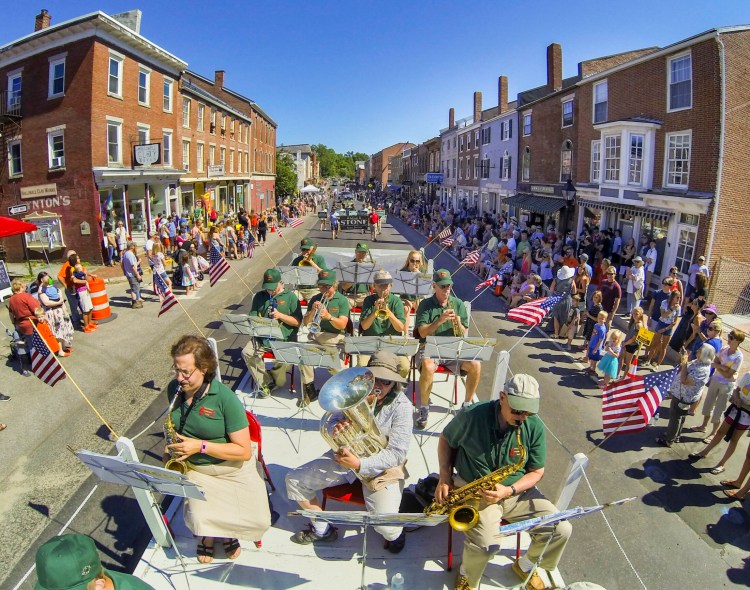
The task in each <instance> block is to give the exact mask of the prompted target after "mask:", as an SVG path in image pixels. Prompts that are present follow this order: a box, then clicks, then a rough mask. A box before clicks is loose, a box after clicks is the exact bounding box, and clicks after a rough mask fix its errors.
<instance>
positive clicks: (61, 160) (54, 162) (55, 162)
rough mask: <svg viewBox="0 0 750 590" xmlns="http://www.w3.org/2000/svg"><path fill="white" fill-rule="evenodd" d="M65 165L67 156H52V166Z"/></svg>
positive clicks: (59, 166)
mask: <svg viewBox="0 0 750 590" xmlns="http://www.w3.org/2000/svg"><path fill="white" fill-rule="evenodd" d="M63 166H65V157H63V156H60V157H58V158H52V166H51V168H62V167H63Z"/></svg>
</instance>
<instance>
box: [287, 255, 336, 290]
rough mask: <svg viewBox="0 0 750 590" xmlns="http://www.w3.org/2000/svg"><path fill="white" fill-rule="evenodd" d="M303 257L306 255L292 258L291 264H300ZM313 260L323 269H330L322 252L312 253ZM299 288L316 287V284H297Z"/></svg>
mask: <svg viewBox="0 0 750 590" xmlns="http://www.w3.org/2000/svg"><path fill="white" fill-rule="evenodd" d="M303 259H304V256H302V254H300V255H299V256H297V258H295V259H294V260H292V264H291V266H298V265H299V263H300V262H301V261H302V260H303ZM312 261H313V262H314V263H315V264H317V265H318V266H319V267H320V268H321V269H325V270H329V269H328V265H327V264H326V259H325V258H323V255H322V254H313V255H312ZM297 288H299V289H314V288H315V285H297Z"/></svg>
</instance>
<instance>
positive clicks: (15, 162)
mask: <svg viewBox="0 0 750 590" xmlns="http://www.w3.org/2000/svg"><path fill="white" fill-rule="evenodd" d="M8 172H9V173H10V175H11V176H21V175H22V174H23V165H22V163H21V140H20V139H15V140H13V141H9V142H8Z"/></svg>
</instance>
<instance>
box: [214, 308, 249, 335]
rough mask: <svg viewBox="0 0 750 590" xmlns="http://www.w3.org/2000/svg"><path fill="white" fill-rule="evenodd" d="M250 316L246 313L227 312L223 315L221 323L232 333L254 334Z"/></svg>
mask: <svg viewBox="0 0 750 590" xmlns="http://www.w3.org/2000/svg"><path fill="white" fill-rule="evenodd" d="M249 317H250V316H248V315H247V314H244V313H225V314H222V316H221V323H222V324H223V326H224V329H225V330H226V331H227V332H229V333H230V334H241V335H243V336H252V328H250V323H249V322H248V318H249Z"/></svg>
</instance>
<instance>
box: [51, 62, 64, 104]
mask: <svg viewBox="0 0 750 590" xmlns="http://www.w3.org/2000/svg"><path fill="white" fill-rule="evenodd" d="M64 93H65V58H64V57H61V58H57V59H53V58H50V61H49V98H54V97H57V96H62V95H63V94H64Z"/></svg>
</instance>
